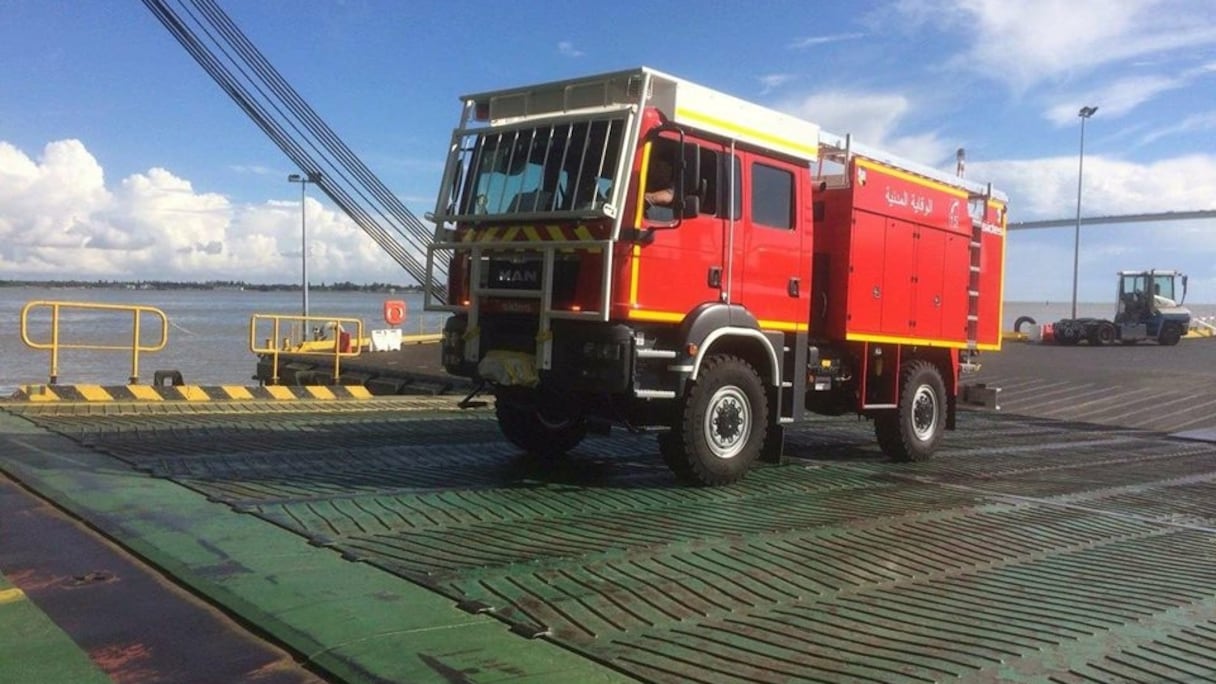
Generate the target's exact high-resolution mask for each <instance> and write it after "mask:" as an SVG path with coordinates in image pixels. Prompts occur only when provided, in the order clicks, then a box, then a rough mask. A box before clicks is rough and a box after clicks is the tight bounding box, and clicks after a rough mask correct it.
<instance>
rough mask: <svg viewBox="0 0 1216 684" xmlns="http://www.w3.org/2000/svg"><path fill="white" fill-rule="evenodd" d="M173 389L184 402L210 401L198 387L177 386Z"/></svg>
mask: <svg viewBox="0 0 1216 684" xmlns="http://www.w3.org/2000/svg"><path fill="white" fill-rule="evenodd" d="M173 389H175V390H177V393H178V394H180V395H181V397H182V399H185V400H186V401H209V400H210V399H211V397H209V396H207V393H206V392H204V391H203V388H201V387H199V386H198V385H179V386H178V387H174V388H173Z"/></svg>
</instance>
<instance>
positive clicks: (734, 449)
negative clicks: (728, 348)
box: [664, 355, 768, 485]
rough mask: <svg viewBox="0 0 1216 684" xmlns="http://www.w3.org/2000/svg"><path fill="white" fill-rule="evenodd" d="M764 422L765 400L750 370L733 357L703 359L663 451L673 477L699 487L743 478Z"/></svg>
mask: <svg viewBox="0 0 1216 684" xmlns="http://www.w3.org/2000/svg"><path fill="white" fill-rule="evenodd" d="M767 426H768V401H767V400H766V399H765V396H764V385H763V384H762V383H761V382H760V376H759V375H757V374H756V371H755V369H753V368H752V367H751V365H750V364H748V363H747V362H746V361H744V360H743V359H740V358H738V357H736V356H729V355H716V356H711V357H709V358H708V359H706V360H705V364H704V365H703V366H702V367H701V373H700V377H698V378H697V381H696V382H695V383H694V384H693V386H692V388H691V389H690V390H689V391H688V396H687V400H686V402H685V404H684V411H683V413H682V414H681V416H680V419H679V425H678V428H677V429H676V430H674V431H673V433H674V434H673V436H672V437H671V438H669V439H670V440H671V441H670V442H669V443H668V445H666V446H667V448H668V449H671V447H673V446H677V445H678V447H679V452H678V453H667V454H665V455H664V456H665V460H667V461H668V464H669V465H672V460H675V461H676V463H675V464H674V465H672V470H674V471H675V472H676V475H677V476H681V477H686V478H688V479H690V480H692V481H693V482H696V483H698V484H702V485H725V484H730V483H732V482H737V481H739V480H741V479H743V476H744V475H746V474H747V471H748V469H749V468H750V467H751V465H752V463H754V462H755V461H756V459H757V458H758V457H759V456H760V451H761V449H762V448H763V446H764V438H765V434H766V433H767Z"/></svg>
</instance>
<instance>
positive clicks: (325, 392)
mask: <svg viewBox="0 0 1216 684" xmlns="http://www.w3.org/2000/svg"><path fill="white" fill-rule="evenodd" d="M304 391H305V392H308V393H309V394H311V395H312V398H313V399H326V400H328V399H333V398H334V393H333V392H331V391H330V390H329V388H328V387H326V386H325V385H304Z"/></svg>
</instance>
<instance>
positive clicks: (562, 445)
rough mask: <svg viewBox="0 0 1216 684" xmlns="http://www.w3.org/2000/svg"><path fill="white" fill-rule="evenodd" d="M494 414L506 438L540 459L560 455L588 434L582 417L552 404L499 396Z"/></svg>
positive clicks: (576, 444)
mask: <svg viewBox="0 0 1216 684" xmlns="http://www.w3.org/2000/svg"><path fill="white" fill-rule="evenodd" d="M494 413H495V415H496V416H497V418H498V429H500V430H502V434H503V436H504V437H506V438H507V441H509V442H511V443H512V444H514V445H515V446H517V447H519V448H520V449H523V450H524V451H526V452H528V453H529V454H533V455H535V456H540V457H541V458H546V459H550V458H558V457H560V456H562V455H564V454H565V453H566V452H568V451H570V450H571V449H573V448H574V447H576V446H578V445H579V443H580V442H582V441H583V438H584V437H586V436H587V425H586V423H585V422H584V421H583V419H582V418H581V417H580V416H576V415H570V414H564V413H562V412H560V411H557V410H555V409H553V408H552V407H545V406H543V405H533V404H530V403H524V402H517V401H514V400H511V399H504V398H502V397H499V398H498V400H497V401H496V402H495V404H494Z"/></svg>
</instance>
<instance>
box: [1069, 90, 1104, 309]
mask: <svg viewBox="0 0 1216 684" xmlns="http://www.w3.org/2000/svg"><path fill="white" fill-rule="evenodd" d="M1097 111H1098V108H1097V107H1082V108H1081V111H1079V112H1077V116H1079V117H1081V153H1080V154H1079V155H1078V156H1077V226H1076V228H1075V229H1074V230H1073V235H1072V317H1073V318H1076V317H1077V272H1078V270H1079V267H1080V263H1081V178H1082V175H1083V174H1084V172H1085V120H1086V119H1088V118H1089V117H1091V116H1093V115H1094V112H1097Z"/></svg>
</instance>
